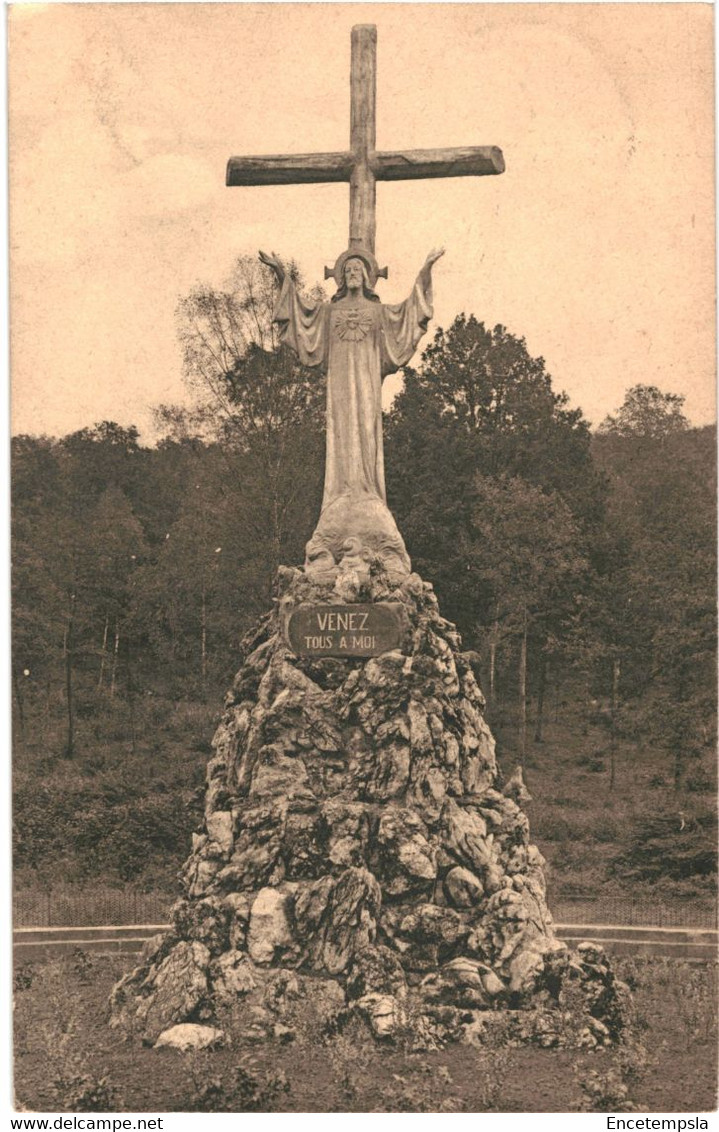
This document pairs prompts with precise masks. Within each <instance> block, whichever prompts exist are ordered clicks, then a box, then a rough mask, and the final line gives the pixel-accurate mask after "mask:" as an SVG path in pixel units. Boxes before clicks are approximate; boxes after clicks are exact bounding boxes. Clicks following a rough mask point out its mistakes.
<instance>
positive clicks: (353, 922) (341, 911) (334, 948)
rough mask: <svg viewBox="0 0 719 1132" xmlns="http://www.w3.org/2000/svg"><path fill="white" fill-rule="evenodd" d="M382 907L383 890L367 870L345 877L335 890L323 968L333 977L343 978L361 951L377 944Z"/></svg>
mask: <svg viewBox="0 0 719 1132" xmlns="http://www.w3.org/2000/svg"><path fill="white" fill-rule="evenodd" d="M381 903H382V893H381V889H380V886H379V884H378V883H377V881H376V879H375V878H374V877H373V876H372V873H370V872H368V870H367V869H356V868H350V869H346V870H345V872H344V873H342V875H341V877H340V878H339V880H338V881H337V883H336V884H335V885H334V887H333V889H332V894H331V897H330V901H329V905H328V910H327V915H328V920H327V926H326V929H325V935H324V945H323V948H322V961H323V965H324V968H325V970H327V971H329V973H330V974H331V975H338V974H340V973H341V972H342V971H344V970H345V969H346V968H347V966H348V964H349V962H350V960H351V959H352V958H353V957H354V956H355V955H356V954H357V953H358V952H359V951H363V950H364V949H365V948H366V947H367V946H368V945H369V944H371V943H374V939H375V936H376V934H377V916H378V914H379V910H380V905H381Z"/></svg>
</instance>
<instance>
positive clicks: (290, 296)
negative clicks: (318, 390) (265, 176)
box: [260, 248, 444, 581]
mask: <svg viewBox="0 0 719 1132" xmlns="http://www.w3.org/2000/svg"><path fill="white" fill-rule="evenodd" d="M443 254H444V248H439V249H436V250H434V251H431V252H430V253H429V255H428V256H427V259H426V260H425V263H424V265H423V267H422V269H421V271H420V273H419V275H418V276H417V279H416V282H415V285H414V287H413V289H412V293H411V295H410V296H409V298H407V299H405V301H404V302H403V303H398V304H396V305H387V304H384V303H381V302H380V300H379V298H378V296H377V295H376V294H375V292H374V286H375V283H376V281H377V276H378V274H379V272H378V268H377V261H376V260H375V257H374V255H373V254H372V253H371V252H369V251H367V250H366V249H364V248H350V249H348V250H347V251H346V252H343V253H342V255H341V256H340V257H339V259H338V260H337V263H336V264H335V267H334V271H333V273H332V274H333V275H334V278H335V281H336V283H337V292H336V294H335V295H333V297H332V300H331V301H330V302H322V303H317V304H316V305H313V306H307V305H306V304H305V302H304V301H303V300H302V299H301V297H300V296H299V294H298V292H297V288H296V287H295V284H294V283H293V281H292V279H291V278H290V276H289V275H288V274H287V273H286V272H285V270H284V268H283V267H282V264H281V263H280V261H279V260H278V259H277V257H276V256H274V255H267V254H266V253H264V252H260V259H261V260H262V262H263V263H265V264H267V265H268V267H271V268H272V270H273V271H274V273H275V275H276V277H277V279H278V282H279V283H280V288H281V290H280V295H279V299H278V301H277V306H276V309H275V313H274V320H275V322H277V323H278V324H279V326H280V335H281V338H282V341H283V342H286V343H287V345H289V346H291V347H292V349H293V350H294V351H295V352H296V353H297V355H298V357H299V359H300V361H301V362H302V364H303V365H306V366H318V367H320V368H322V369H323V370H324V371H325V372H326V373H327V449H326V451H327V455H326V463H325V486H324V495H323V499H322V510H321V514H320V518H319V522H318V524H317V527H316V529H315V532H314V534H313V536H312V538H311V539H310V541H309V542H308V543H307V547H306V561H305V570H306V572H307V573H308V574H309V575H310V576H311V577H314V578H316V579H317V580H318V581H320V580H321V581H328V580H331V578H332V577H333V575H334V574H336V572H337V567H338V564H339V563H340V562H341V560H342V559H343V557H345V556H348V555H352V556H355V555H360V556H363V557H364V558H366V559H368V558H371V557H379V558H380V559H381V561H382V563H383V565H384V568H385V570H386V571H387V573H388V574H389V575H390V577H391V578H393V579H395V580H397V581H399V580H400V579H401V578H402V577H405V576H406V575H407V574H408V573H409V572H410V570H411V564H410V560H409V556H408V554H407V551H406V549H405V545H404V541H403V539H402V536H401V535H400V533H399V531H398V529H397V524H396V523H395V521H394V518H393V516H392V514H391V512H390V510H389V508H388V507H387V498H386V493H385V481H384V453H383V447H382V379H383V378H385V377H386V376H387V375H388V374H390V373H395V372H396V371H397V370H398V369H399V368H400V366H404V365H407V363H408V362H409V361H410V360H411V358H412V356H413V354H414V352H415V350H416V348H417V344H418V342H419V340H420V338H421V337H422V335H423V334H424V333H425V331H426V329H427V324H428V322H429V320H430V318H431V317H432V267H433V265H434V264H435V263H436V261H437V260H438V259H439V258H440V256H442V255H443Z"/></svg>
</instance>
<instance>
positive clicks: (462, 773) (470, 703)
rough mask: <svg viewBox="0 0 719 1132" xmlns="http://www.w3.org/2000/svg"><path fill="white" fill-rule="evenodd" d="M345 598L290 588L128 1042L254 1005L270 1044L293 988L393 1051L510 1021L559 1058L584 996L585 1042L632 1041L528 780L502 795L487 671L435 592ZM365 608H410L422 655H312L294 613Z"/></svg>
mask: <svg viewBox="0 0 719 1132" xmlns="http://www.w3.org/2000/svg"><path fill="white" fill-rule="evenodd" d="M331 587H332V583H329V584H327V585H324V586H323V585H318V584H317V583H316V582H313V581H312V580H311V579H310V578H309V577H308V576H307V575H306V574H305V573H304V571H301V570H292V569H282V570H281V571H280V573H279V576H278V598H277V601H276V603H275V608H274V609H273V611H272V612H271V613H269V614H268V615H267V616H266V617H265V618H263V620H262V621H261V623H260V624H259V626H258V627H257V629H256V631H255V632H254V633H253V634H252V635H251V636H250V637H249V638H248V639H247V640H246V642H245V645H246V648H245V657H246V659H245V661H244V663H243V665H242V667H241V668H240V670H239V672H238V674H237V676H236V678H235V681H234V683H233V686H232V689H231V690H230V692H229V694H228V696H227V698H226V703H225V709H226V710H225V713H224V716H223V718H222V721H221V723H220V725H219V727H218V730H217V732H216V734H215V737H214V740H213V748H214V754H213V757H212V758H211V759H210V761H209V764H208V767H207V790H206V798H205V819H204V826H203V828H202V831H201V832H200V833H196V834H194V835H193V846H192V853H191V855H190V857H189V859H188V860H187V862H186V864H185V866H184V868H183V871H182V884H183V888H184V896H183V899H181V900H180V901H179V902H178V904H177V905H176V906H175V908H174V910H173V928H172V930H171V932H170V933H168V934H167V935H165V936H164V937H156V938H155V939H154V940H151V941H149V943H148V945H147V947H146V949H145V952H144V953H143V955H142V957H141V962H140V965H139V966H138V967H137V968H136V970H134V971H133V972H131V973H130V974H129V975H127V976H126V977H125V978H124V979H123V980H122V981H121V982H120V983H119V984H118V985H117V987H116V988H115V990H114V991H113V995H112V1000H111V1006H112V1021H113V1024H114V1025H119V1026H123V1027H125V1028H129V1029H132V1030H133V1031H135V1032H139V1033H140V1034H141V1035H142V1037H143V1039H144V1040H145V1041H149V1042H153V1041H155V1040H156V1039H157V1038H158V1037H159V1035H160V1034H161V1033H162V1032H164V1031H165V1030H167V1029H168V1028H169V1027H171V1026H173V1025H175V1024H177V1023H184V1022H190V1023H208V1022H211V1021H214V1020H216V1013H217V1010H218V1008H219V1007H220V1006H221V1005H222V1004H224V1005H225V1006H226V1005H228V1004H234V1006H237V1005H238V1004H245V1005H246V1007H247V1011H246V1016H247V1028H248V1030H253V1028H254V1032H255V1033H256V1034H259V1035H260V1036H262V1035H269V1036H272V1035H273V1034H274V1036H275V1037H277V1033H276V1028H277V1027H278V1026H279V1027H280V1030H281V1031H283V1030H287V1029H288V1027H286V1026H285V1024H284V1022H283V1021H282V1018H283V1009H284V1005H285V1004H286V999H287V993H288V991H287V988H288V986H289V987H290V988H292V987H296V988H297V990H296V994H297V995H298V996H300V997H301V996H302V995H304V994H311V995H313V996H315V997H316V998H317V997H319V998H320V999H321V1000H322V1001H323V1002H325V1003H332V1004H333V1009H334V1011H335V1014H336V1015H337V1017H338V1018H341V1016H342V1015H343V1014H345V1015H346V1013H347V1011H350V1012H353V1011H354V1012H358V1013H360V1014H361V1015H362V1016H363V1017H365V1018H366V1020H367V1021H368V1023H369V1025H370V1027H371V1029H372V1031H373V1032H374V1033H375V1034H376V1035H377V1036H379V1037H388V1036H391V1035H392V1034H394V1033H397V1032H398V1030H401V1029H403V1028H406V1027H407V1026H408V1025H411V1026H412V1027H414V1029H415V1031H416V1033H417V1034H419V1035H420V1036H423V1037H424V1039H425V1040H427V1041H441V1040H445V1039H447V1038H453V1039H463V1040H470V1041H482V1040H486V1036H487V1034H488V1033H489V1031H490V1030H491V1026H492V1019H491V1017H490V1016H491V1015H492V1014H493V1013H496V1012H497V1011H499V1010H500V1008H501V1010H502V1013H503V1015H504V1018H505V1021H506V1020H507V1019H508V1018H511V1019H513V1020H514V1021H513V1023H512V1025H513V1027H514V1029H513V1032H514V1033H515V1036H519V1037H520V1038H521V1039H524V1040H537V1041H540V1043H541V1044H548V1045H551V1044H559V1043H560V1042H561V1041H562V1040H564V1039H563V1037H562V1034H563V1033H564V1031H563V1030H562V1027H561V1026H560V1025H559V1023H558V1021H557V1019H558V1017H559V1015H560V1014H561V1009H560V1007H561V1005H562V1002H563V998H564V997H566V993H567V988H568V987H569V986H570V984H571V985H572V986H576V987H577V988H578V989H579V996H578V997H577V995H574V996H573V998H572V1001H573V1002H574V1003H575V1011H576V1009H580V1010H581V1012H583V1013H584V1014H586V1019H585V1024H584V1025H583V1027H579V1028H577V1027H575V1031H574V1032H576V1034H579V1035H581V1037H580V1039H579V1040H580V1042H581V1044H585V1045H595V1044H606V1043H608V1042H610V1041H612V1040H614V1039H615V1038H616V1037H617V1035H618V1033H619V1031H620V1030H621V1025H622V1020H621V1009H620V992H619V988H618V986H617V984H616V983H615V980H614V977H613V975H612V972H611V970H610V968H609V966H608V964H607V963H606V960H605V958H604V957H603V955H602V954H601V953H600V952H599V951H598V949H596V948H594V949H592V948H590V949H589V951H588V952H587V953H586V954H585V953H582V952H581V951H579V952H577V953H575V954H574V955H572V954H570V953H569V952H568V950H567V948H566V946H565V945H564V944H563V943H561V942H560V941H558V940H557V939H556V937H555V934H554V931H553V927H552V919H551V916H550V914H549V911H548V909H547V905H546V900H545V884H544V876H543V864H544V862H543V859H542V856H541V854H540V853H539V851H538V849H537V848H536V846H534V845H532V844H531V842H530V838H529V824H528V821H527V817H526V815H525V813H524V812H523V810H522V809H521V808H520V805H519V804H518V802H517V801H516V800H515V799H516V798H518V799H519V800H520V801H521V800H523V799H524V798H525V797H526V791H525V792H524V793H523V791H524V787H523V784H521V781H520V782H519V783H518V782H517V780H516V778H515V776H512V779H511V780H510V782H509V783H508V784H507V788H506V790H505V791H504V792H503V791H502V790H501V789H500V777H499V774H498V769H497V764H496V759H495V749H494V740H493V738H492V735H491V733H490V730H489V727H488V726H487V723H486V721H485V719H484V707H485V702H484V698H483V696H482V693H481V691H480V688H479V686H478V684H477V681H476V678H475V673H474V668H475V667H476V659H477V658H476V655H475V654H473V653H463V652H462V648H461V642H460V638H459V635H458V633H457V631H456V629H455V628H454V626H453V625H452V624H450V623H449V622H448V621H446V620H445V619H444V618H443V617H442V616H441V615H440V612H439V608H438V604H437V599H436V597H435V595H434V593H433V590H432V587H431V586H430V585H428V584H427V583H425V582H423V581H422V579H421V578H420V577H419V576H418V575H416V574H412V575H410V576H409V577H408V578H406V579H404V580H403V581H402V582H401V583H400V584H398V585H393V584H392V583H391V582H390V580H389V579H388V577H387V575H386V574H383V573H382V572H381V571H377V572H376V573H373V572H369V573H366V574H365V575H364V576H363V577H362V578H357V579H353V578H352V577H347V576H342V575H341V576H340V578H338V579H337V581H336V582H335V583H334V588H331ZM353 600H354V601H363V602H378V601H391V602H393V603H401V604H402V606H403V608H404V611H405V613H406V617H405V618H404V622H405V632H404V639H403V641H402V643H401V647H400V648H398V649H396V650H394V651H389V652H385V653H383V654H381V655H380V656H377V657H372V658H370V659H362V658H347V659H345V658H343V659H336V658H332V657H326V658H316V657H298V656H296V655H294V653H293V652H292V651H291V650H290V649H289V647H288V645H287V644H286V640H285V637H284V635H283V624H284V623H285V622H286V619H287V617H288V616H289V614H290V613H291V612H292V611H293V610H294V609H297V608H298V607H299V606H302V605H305V604H310V605H311V604H328V603H330V604H331V603H338V604H339V603H340V602H347V601H353ZM510 795H512V796H510ZM295 972H297V974H295ZM278 986H279V987H280V992H281V993H280V992H278V991H277V987H278ZM273 988H274V989H273ZM292 993H294V992H292ZM268 995H269V999H270V1006H269V1007H268V1005H267V1001H266V1000H267V997H268ZM577 1002H579V1004H580V1005H579V1007H577V1005H576V1004H577ZM537 1011H539V1014H538V1013H537ZM528 1012H529V1013H528ZM532 1012H533V1013H532ZM564 1029H565V1030H566V1027H565V1028H564Z"/></svg>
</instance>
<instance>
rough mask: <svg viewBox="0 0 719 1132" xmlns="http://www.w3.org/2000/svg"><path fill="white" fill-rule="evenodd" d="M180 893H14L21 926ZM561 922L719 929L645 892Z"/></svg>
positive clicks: (148, 909) (146, 920)
mask: <svg viewBox="0 0 719 1132" xmlns="http://www.w3.org/2000/svg"><path fill="white" fill-rule="evenodd" d="M175 899H176V896H168V894H167V893H165V892H140V891H138V890H137V889H132V888H123V889H115V888H101V887H93V888H70V887H68V888H62V889H49V890H42V891H40V890H33V891H27V890H26V891H18V892H16V893H15V894H14V895H13V926H14V927H16V928H45V927H48V928H49V927H66V928H73V927H101V926H102V925H105V924H116V925H118V926H119V925H123V924H164V923H167V922H168V920H169V918H170V908H171V907H172V905H173V904H174V902H175ZM548 903H549V907H550V909H551V911H552V915H553V917H554V919H555V921H556V922H557V923H565V924H618V925H623V926H627V927H631V926H633V925H637V926H641V925H647V926H653V927H658V928H664V927H666V928H680V927H694V928H716V927H717V906H716V903H715V902H712V901H708V900H707V901H698V900H691V901H689V900H687V901H684V900H682V901H679V900H677V901H673V902H668V901H661V900H657V899H656V898H654V897H652V896H651V895H649V894H646V893H637V894H636V895H627V894H626V893H606V892H605V893H602V894H601V895H598V896H588V895H586V894H573V893H567V892H566V891H565V892H557V893H552V892H551V891H550V892H549V895H548Z"/></svg>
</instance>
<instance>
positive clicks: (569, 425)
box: [386, 314, 605, 638]
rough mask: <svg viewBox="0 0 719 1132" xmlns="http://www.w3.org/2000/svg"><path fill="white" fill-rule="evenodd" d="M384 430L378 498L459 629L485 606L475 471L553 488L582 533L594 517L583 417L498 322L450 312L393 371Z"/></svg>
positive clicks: (469, 631) (594, 480) (468, 626)
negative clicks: (475, 530)
mask: <svg viewBox="0 0 719 1132" xmlns="http://www.w3.org/2000/svg"><path fill="white" fill-rule="evenodd" d="M386 431H387V444H386V459H387V481H388V498H389V502H390V506H391V507H392V509H393V510H394V511H395V514H396V516H397V520H398V524H399V526H400V529H401V530H402V532H403V534H404V537H405V540H406V542H407V547H408V550H409V551H410V554H411V555H412V558H413V560H414V561H415V563H416V567H417V569H419V570H420V572H422V573H425V574H426V576H428V577H431V578H432V579H433V581H434V582H435V584H436V586H437V590H438V592H439V594H440V598H441V600H442V603H443V607H444V608H445V609H446V611H447V613H448V615H449V616H450V617H451V618H452V619H453V620H455V621H457V623H458V624H459V626H460V628H461V630H462V632H463V633H464V634H465V635H468V636H469V637H470V638H471V637H472V635H473V634H474V633H475V632H476V626H477V624H481V623H484V621H485V619H486V616H487V613H486V608H485V606H486V603H485V602H484V599H483V597H482V595H481V593H480V592H479V591H478V589H477V586H476V585H475V584H474V580H473V575H472V556H473V553H474V539H473V535H472V516H473V514H474V512H475V511H476V500H475V498H474V492H475V482H476V476H477V475H478V474H479V475H482V476H491V477H495V478H501V477H508V478H510V479H511V478H512V477H519V478H521V479H522V480H523V481H525V482H526V483H528V484H531V485H534V486H536V487H538V488H540V489H542V490H543V491H545V492H548V493H552V492H554V493H557V494H558V495H559V496H561V497H562V499H564V501H565V502H566V504H567V505H568V506H569V508H570V510H571V512H572V514H573V515H574V517H575V519H576V521H577V522H578V523H579V525H580V526H581V527H582V529H583V530H585V531H587V532H588V531H590V530H591V529H595V528H598V527H599V525H600V523H601V517H602V509H603V501H604V491H605V485H604V481H603V478H602V477H601V476H600V475H598V474H597V472H596V470H595V468H594V465H593V462H592V457H591V451H590V439H591V438H590V433H589V427H588V425H587V422H586V421H585V420H584V419H583V417H582V415H581V412H580V411H579V410H573V409H569V408H568V405H567V398H566V396H565V395H564V394H557V393H555V392H554V391H553V389H552V383H551V378H550V376H549V374H548V373H547V372H546V369H545V365H544V361H543V360H542V359H541V358H533V357H531V355H530V354H529V352H528V350H527V347H526V343H525V341H524V339H521V338H517V337H516V336H515V335H513V334H511V333H510V332H509V331H508V330H507V329H506V328H505V327H503V326H495V327H494V329H492V330H489V329H487V328H486V327H485V326H484V324H483V323H481V322H479V321H478V320H477V319H476V318H475V317H474V316H473V315H470V316H467V315H464V314H462V315H459V316H458V317H457V318H456V319H455V320H454V322H453V323H452V325H451V327H450V328H449V330H447V331H445V330H442V329H440V330H438V331H437V333H436V334H435V337H434V340H433V342H432V344H431V345H430V346H428V348H427V349H426V350H425V352H424V354H423V355H422V360H421V364H420V366H419V368H418V369H417V370H416V371H415V370H412V369H409V368H408V369H406V370H405V383H404V388H403V390H402V391H401V393H400V394H399V395H398V397H397V398H396V400H395V403H394V405H393V407H392V410H391V412H390V413H389V415H388V419H387V430H386Z"/></svg>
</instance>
